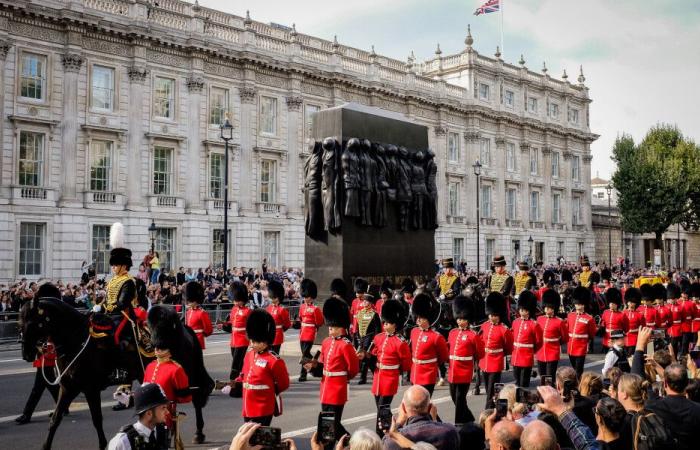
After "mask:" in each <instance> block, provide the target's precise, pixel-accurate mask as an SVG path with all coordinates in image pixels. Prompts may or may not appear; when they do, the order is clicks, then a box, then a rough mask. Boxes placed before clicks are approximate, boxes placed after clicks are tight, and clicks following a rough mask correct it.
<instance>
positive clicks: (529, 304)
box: [518, 291, 537, 319]
mask: <svg viewBox="0 0 700 450" xmlns="http://www.w3.org/2000/svg"><path fill="white" fill-rule="evenodd" d="M518 309H526V310H527V311H528V312H529V313H530V318H531V319H534V318H535V315H536V314H537V297H535V294H533V293H532V291H523V292H521V293H520V295H519V296H518Z"/></svg>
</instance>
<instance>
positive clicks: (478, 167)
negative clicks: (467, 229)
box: [472, 159, 481, 278]
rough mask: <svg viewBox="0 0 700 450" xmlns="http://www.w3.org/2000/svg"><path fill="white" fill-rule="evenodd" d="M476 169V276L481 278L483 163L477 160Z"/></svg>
mask: <svg viewBox="0 0 700 450" xmlns="http://www.w3.org/2000/svg"><path fill="white" fill-rule="evenodd" d="M472 167H473V168H474V175H476V276H477V278H478V277H479V273H481V255H480V253H479V240H480V236H479V232H480V230H479V225H480V222H481V209H480V207H479V187H480V185H479V176H480V175H481V163H480V162H479V160H478V159H477V160H476V162H475V163H474V165H472Z"/></svg>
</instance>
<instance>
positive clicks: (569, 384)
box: [561, 380, 578, 402]
mask: <svg viewBox="0 0 700 450" xmlns="http://www.w3.org/2000/svg"><path fill="white" fill-rule="evenodd" d="M577 393H578V387H577V386H576V382H575V381H571V380H566V381H564V387H563V389H562V395H561V396H562V397H563V398H564V401H565V402H570V401H571V398H572V397H575V396H576V394H577Z"/></svg>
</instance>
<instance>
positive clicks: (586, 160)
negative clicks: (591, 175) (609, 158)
mask: <svg viewBox="0 0 700 450" xmlns="http://www.w3.org/2000/svg"><path fill="white" fill-rule="evenodd" d="M591 161H593V155H583V162H584V163H586V164H590V162H591Z"/></svg>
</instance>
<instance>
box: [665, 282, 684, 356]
mask: <svg viewBox="0 0 700 450" xmlns="http://www.w3.org/2000/svg"><path fill="white" fill-rule="evenodd" d="M680 297H681V288H679V287H678V285H677V284H675V283H668V285H667V286H666V298H667V300H668V309H669V312H670V314H669V320H668V323H669V325H668V335H669V337H670V338H671V346H672V347H673V353H674V355H676V357H678V356H680V355H679V352H680V348H681V339H682V338H683V319H684V318H685V311H684V310H683V307H682V306H681V305H680V304H679V299H680Z"/></svg>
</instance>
